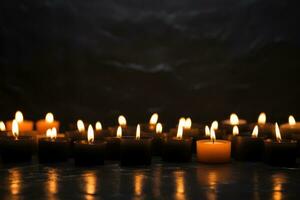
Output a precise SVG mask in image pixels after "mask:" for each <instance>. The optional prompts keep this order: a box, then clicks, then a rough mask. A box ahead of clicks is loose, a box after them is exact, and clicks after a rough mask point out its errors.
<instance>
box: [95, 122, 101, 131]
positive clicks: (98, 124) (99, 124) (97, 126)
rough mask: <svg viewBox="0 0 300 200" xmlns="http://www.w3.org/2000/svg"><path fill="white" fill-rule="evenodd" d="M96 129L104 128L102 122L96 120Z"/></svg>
mask: <svg viewBox="0 0 300 200" xmlns="http://www.w3.org/2000/svg"><path fill="white" fill-rule="evenodd" d="M95 129H96V131H101V130H102V124H101V122H96V125H95Z"/></svg>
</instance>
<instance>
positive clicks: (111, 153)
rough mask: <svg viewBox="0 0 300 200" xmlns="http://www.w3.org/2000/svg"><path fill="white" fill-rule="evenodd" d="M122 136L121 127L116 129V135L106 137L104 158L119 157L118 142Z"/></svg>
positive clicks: (115, 158) (114, 158) (113, 158)
mask: <svg viewBox="0 0 300 200" xmlns="http://www.w3.org/2000/svg"><path fill="white" fill-rule="evenodd" d="M121 138H122V127H121V126H119V127H118V129H117V134H116V137H106V138H105V141H106V142H107V144H106V159H107V160H119V159H120V143H121Z"/></svg>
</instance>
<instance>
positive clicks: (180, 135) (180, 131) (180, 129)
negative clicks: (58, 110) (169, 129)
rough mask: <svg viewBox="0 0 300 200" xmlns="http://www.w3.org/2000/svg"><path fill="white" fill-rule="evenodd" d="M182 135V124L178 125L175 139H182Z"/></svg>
mask: <svg viewBox="0 0 300 200" xmlns="http://www.w3.org/2000/svg"><path fill="white" fill-rule="evenodd" d="M182 135H183V126H178V129H177V136H176V137H177V139H182Z"/></svg>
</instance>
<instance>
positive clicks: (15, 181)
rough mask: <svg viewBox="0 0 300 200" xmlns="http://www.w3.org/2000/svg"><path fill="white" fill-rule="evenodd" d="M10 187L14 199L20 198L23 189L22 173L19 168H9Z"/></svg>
mask: <svg viewBox="0 0 300 200" xmlns="http://www.w3.org/2000/svg"><path fill="white" fill-rule="evenodd" d="M9 187H10V192H11V194H12V196H13V199H19V198H18V195H20V193H21V189H22V173H21V172H20V171H19V169H17V168H13V169H11V170H9Z"/></svg>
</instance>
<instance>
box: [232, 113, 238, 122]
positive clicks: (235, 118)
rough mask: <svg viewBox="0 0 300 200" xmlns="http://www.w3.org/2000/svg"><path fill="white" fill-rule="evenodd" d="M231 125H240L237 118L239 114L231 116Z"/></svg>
mask: <svg viewBox="0 0 300 200" xmlns="http://www.w3.org/2000/svg"><path fill="white" fill-rule="evenodd" d="M230 124H231V125H238V124H239V117H238V116H237V114H235V113H232V114H231V115H230Z"/></svg>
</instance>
